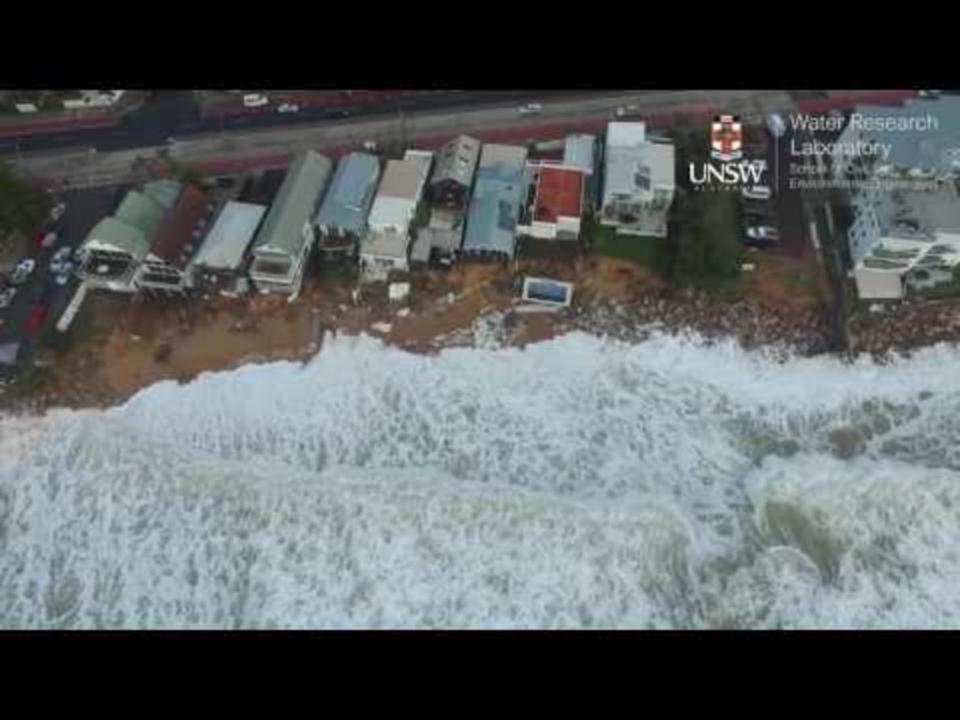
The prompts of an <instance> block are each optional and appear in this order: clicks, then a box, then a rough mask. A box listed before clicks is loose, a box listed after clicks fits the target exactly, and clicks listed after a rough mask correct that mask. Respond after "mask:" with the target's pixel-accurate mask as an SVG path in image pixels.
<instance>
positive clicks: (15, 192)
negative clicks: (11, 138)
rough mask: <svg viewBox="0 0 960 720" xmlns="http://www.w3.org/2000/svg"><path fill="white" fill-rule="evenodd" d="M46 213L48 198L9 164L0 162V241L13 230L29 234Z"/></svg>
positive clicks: (38, 224) (47, 210) (44, 217)
mask: <svg viewBox="0 0 960 720" xmlns="http://www.w3.org/2000/svg"><path fill="white" fill-rule="evenodd" d="M49 213H50V198H49V197H48V196H47V194H46V193H44V192H43V191H41V190H37V189H36V188H34V187H32V186H31V185H30V184H29V183H27V182H25V181H24V180H22V179H21V178H18V177H17V176H16V175H15V174H14V173H13V170H12V169H11V168H10V166H9V165H7V164H5V163H2V162H0V241H4V242H5V240H6V237H7V236H8V235H10V234H11V233H14V232H17V231H19V232H21V233H23V234H24V235H29V234H31V233H33V232H35V231H36V229H37V228H38V227H39V226H40V224H41V223H42V222H43V221H44V219H46V217H47V215H48V214H49Z"/></svg>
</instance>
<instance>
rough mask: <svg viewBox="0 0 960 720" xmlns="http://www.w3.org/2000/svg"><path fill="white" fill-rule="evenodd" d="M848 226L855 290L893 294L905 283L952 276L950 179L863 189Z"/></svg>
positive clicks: (957, 258)
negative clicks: (924, 185)
mask: <svg viewBox="0 0 960 720" xmlns="http://www.w3.org/2000/svg"><path fill="white" fill-rule="evenodd" d="M853 213H854V220H853V223H852V224H851V226H850V229H849V231H848V240H849V243H850V246H849V247H850V258H851V261H852V263H853V277H854V280H855V281H856V284H857V293H858V294H859V296H860V297H861V298H862V299H865V300H867V299H870V300H898V299H901V298H902V297H903V296H904V295H905V293H906V290H907V289H908V288H909V287H911V286H912V287H914V288H916V289H922V288H926V287H931V286H935V285H937V284H940V283H946V282H951V281H952V280H953V277H954V270H955V268H956V267H957V265H958V264H960V197H958V195H957V190H956V187H955V186H954V185H953V184H952V183H943V184H941V185H939V187H937V188H936V189H930V190H919V189H918V190H892V191H891V190H885V189H878V188H870V189H864V190H863V191H861V192H860V193H858V194H857V195H856V196H855V197H854V199H853Z"/></svg>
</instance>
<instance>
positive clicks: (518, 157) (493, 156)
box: [480, 145, 527, 171]
mask: <svg viewBox="0 0 960 720" xmlns="http://www.w3.org/2000/svg"><path fill="white" fill-rule="evenodd" d="M526 162H527V149H526V148H524V147H518V146H515V145H484V146H483V150H482V151H481V152H480V168H481V169H482V168H492V167H497V166H504V167H507V168H513V169H514V170H516V171H521V170H523V166H524V165H525V164H526Z"/></svg>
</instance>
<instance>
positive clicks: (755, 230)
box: [747, 225, 780, 242]
mask: <svg viewBox="0 0 960 720" xmlns="http://www.w3.org/2000/svg"><path fill="white" fill-rule="evenodd" d="M747 237H748V238H751V239H753V240H769V241H770V242H777V241H778V240H779V239H780V232H779V231H778V230H777V229H776V228H775V227H771V226H770V225H757V226H754V227H748V228H747Z"/></svg>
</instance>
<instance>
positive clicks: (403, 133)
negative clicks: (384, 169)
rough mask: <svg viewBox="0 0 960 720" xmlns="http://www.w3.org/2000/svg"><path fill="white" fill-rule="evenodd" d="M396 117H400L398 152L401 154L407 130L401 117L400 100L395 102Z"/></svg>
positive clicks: (404, 120)
mask: <svg viewBox="0 0 960 720" xmlns="http://www.w3.org/2000/svg"><path fill="white" fill-rule="evenodd" d="M396 104H397V115H398V116H399V117H400V152H403V151H404V149H406V146H407V128H406V119H405V118H404V116H403V107H401V105H400V99H399V98H398V99H397V100H396Z"/></svg>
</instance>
